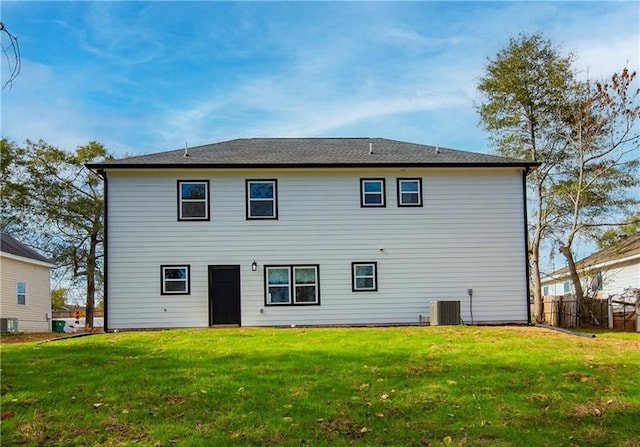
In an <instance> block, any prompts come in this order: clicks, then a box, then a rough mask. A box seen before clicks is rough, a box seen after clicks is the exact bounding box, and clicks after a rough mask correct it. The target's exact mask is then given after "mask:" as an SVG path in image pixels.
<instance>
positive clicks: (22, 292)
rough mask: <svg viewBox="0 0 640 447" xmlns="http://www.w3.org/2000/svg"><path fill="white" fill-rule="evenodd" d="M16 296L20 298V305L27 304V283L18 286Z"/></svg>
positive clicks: (20, 283)
mask: <svg viewBox="0 0 640 447" xmlns="http://www.w3.org/2000/svg"><path fill="white" fill-rule="evenodd" d="M16 295H17V298H18V301H17V302H18V304H22V305H26V304H27V283H25V282H19V283H17V284H16Z"/></svg>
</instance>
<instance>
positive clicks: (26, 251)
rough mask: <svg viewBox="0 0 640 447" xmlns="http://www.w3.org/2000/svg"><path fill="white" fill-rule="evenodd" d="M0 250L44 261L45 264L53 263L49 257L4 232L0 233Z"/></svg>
mask: <svg viewBox="0 0 640 447" xmlns="http://www.w3.org/2000/svg"><path fill="white" fill-rule="evenodd" d="M0 251H3V252H5V253H9V254H11V255H15V256H20V257H23V258H29V259H34V260H36V261H41V262H46V263H47V264H53V263H52V262H51V260H50V259H47V258H45V257H44V256H42V255H41V254H40V253H38V252H37V251H35V250H34V249H33V248H31V247H28V246H27V245H25V244H23V243H22V242H20V241H18V240H16V239H14V238H13V237H12V236H9V235H8V234H5V233H0Z"/></svg>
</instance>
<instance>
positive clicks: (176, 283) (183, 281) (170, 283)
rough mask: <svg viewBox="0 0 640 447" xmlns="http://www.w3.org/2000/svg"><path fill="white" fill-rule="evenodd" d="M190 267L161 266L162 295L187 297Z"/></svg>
mask: <svg viewBox="0 0 640 447" xmlns="http://www.w3.org/2000/svg"><path fill="white" fill-rule="evenodd" d="M189 270H190V266H188V265H161V266H160V275H161V278H162V292H161V294H162V295H189V293H191V290H190V289H191V287H190V279H189V278H190V276H191V275H190V272H189Z"/></svg>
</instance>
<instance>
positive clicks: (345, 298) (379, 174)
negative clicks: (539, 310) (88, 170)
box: [108, 168, 527, 329]
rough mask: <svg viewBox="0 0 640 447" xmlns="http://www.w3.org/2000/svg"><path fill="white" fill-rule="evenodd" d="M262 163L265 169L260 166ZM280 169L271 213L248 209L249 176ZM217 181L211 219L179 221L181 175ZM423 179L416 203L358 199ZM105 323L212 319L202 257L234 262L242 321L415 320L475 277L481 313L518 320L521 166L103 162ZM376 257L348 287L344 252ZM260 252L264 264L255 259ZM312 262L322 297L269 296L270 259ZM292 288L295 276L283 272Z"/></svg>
mask: <svg viewBox="0 0 640 447" xmlns="http://www.w3.org/2000/svg"><path fill="white" fill-rule="evenodd" d="M267 176H268V177H267ZM265 177H267V178H273V179H277V188H278V191H277V195H278V196H277V197H278V203H277V208H278V219H277V220H276V219H270V220H247V216H246V202H247V193H246V179H254V178H255V179H261V178H265ZM184 178H202V179H208V180H209V181H210V183H211V188H210V190H211V204H212V205H211V206H212V208H211V214H212V215H214V216H215V219H212V220H211V221H210V222H206V223H203V222H188V221H187V222H177V221H176V219H175V206H176V205H175V201H172V200H167V197H171V196H172V194H175V185H176V181H177V180H178V179H184ZM363 178H381V179H384V180H385V183H386V185H387V188H388V189H389V190H388V191H387V193H388V194H389V197H395V196H396V195H397V190H396V188H397V187H396V185H397V182H396V179H397V178H421V179H422V184H423V191H424V194H423V195H424V197H423V200H424V201H425V203H428V204H429V206H424V207H421V208H411V207H408V208H407V207H396V206H387V207H386V208H384V209H380V208H368V207H361V206H360V205H361V197H360V180H361V179H363ZM108 194H109V200H108V213H109V216H108V230H109V238H108V255H109V278H108V279H109V281H108V287H109V290H108V301H109V309H108V319H109V321H108V324H109V328H110V329H116V328H127V327H129V328H143V327H198V326H200V327H204V326H207V325H208V310H209V299H208V277H207V268H208V266H209V265H239V266H240V268H241V272H240V273H241V314H242V315H241V321H242V324H243V325H246V326H260V325H290V324H299V325H300V324H367V323H372V324H375V323H418V320H419V315H423V316H425V315H428V314H429V304H430V302H431V301H433V300H460V301H462V306H461V308H462V317H463V319H465V320H470V318H469V302H468V295H467V289H469V288H472V289H473V290H474V295H473V306H474V307H473V316H474V321H476V322H505V321H514V322H526V321H527V299H526V273H525V272H526V264H525V242H524V229H525V223H524V209H523V203H524V202H523V197H522V170H521V169H518V168H513V169H511V168H504V169H437V168H424V169H409V168H403V169H392V168H387V169H299V170H298V169H269V170H259V169H255V170H222V169H218V170H205V169H202V170H195V169H194V170H192V171H179V170H165V171H157V172H144V171H134V170H129V171H124V170H122V171H116V170H109V171H108ZM359 260H364V261H368V262H376V263H377V268H378V291H377V292H376V293H353V291H352V272H351V265H352V262H354V261H359ZM253 261H256V262H257V264H258V265H259V266H260V268H258V269H257V271H252V270H251V264H252V262H253ZM309 262H313V264H314V265H318V266H319V270H320V271H321V272H322V274H321V275H319V277H318V291H319V292H321V299H320V304H319V305H312V306H293V305H290V306H265V275H264V269H263V267H264V266H266V265H289V266H305V265H309V264H308V263H309ZM180 264H189V265H190V266H191V269H190V276H191V293H190V294H189V295H184V296H181V297H180V299H179V300H177V299H176V297H173V296H170V295H161V294H160V281H159V280H158V266H159V265H180ZM290 284H291V287H293V282H292V281H291V282H290Z"/></svg>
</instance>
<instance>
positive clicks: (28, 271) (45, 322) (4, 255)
mask: <svg viewBox="0 0 640 447" xmlns="http://www.w3.org/2000/svg"><path fill="white" fill-rule="evenodd" d="M54 267H55V265H53V264H52V263H51V261H50V260H48V259H47V258H45V257H44V256H42V255H41V254H39V253H38V252H36V251H35V250H33V249H32V248H30V247H28V246H26V245H25V244H23V243H22V242H20V241H18V240H16V239H14V238H13V237H11V236H9V235H8V234H5V233H0V280H1V283H2V285H1V286H0V289H1V291H2V300H1V306H0V317H1V318H16V319H17V320H18V331H19V332H48V331H50V330H51V290H50V275H51V269H52V268H54Z"/></svg>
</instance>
